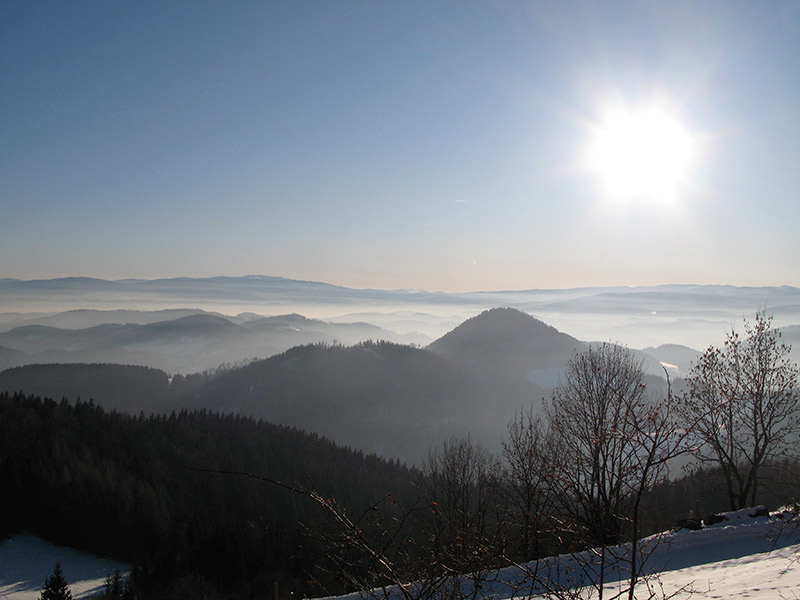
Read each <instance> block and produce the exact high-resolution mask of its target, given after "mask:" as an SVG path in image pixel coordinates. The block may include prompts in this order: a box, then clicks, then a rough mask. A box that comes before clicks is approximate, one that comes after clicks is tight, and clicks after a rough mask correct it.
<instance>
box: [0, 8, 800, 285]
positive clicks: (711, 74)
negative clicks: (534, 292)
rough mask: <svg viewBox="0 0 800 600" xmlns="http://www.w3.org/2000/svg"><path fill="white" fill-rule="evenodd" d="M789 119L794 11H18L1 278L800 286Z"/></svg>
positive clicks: (3, 42) (13, 29) (10, 43)
mask: <svg viewBox="0 0 800 600" xmlns="http://www.w3.org/2000/svg"><path fill="white" fill-rule="evenodd" d="M798 107H800V3H797V2H781V1H774V2H736V1H729V0H726V1H720V2H712V1H708V2H706V1H702V2H697V1H692V2H680V1H667V2H653V1H641V2H601V3H597V2H569V1H555V2H546V1H539V2H521V1H520V2H506V1H502V0H498V1H492V2H470V1H444V0H443V1H435V2H428V1H402V2H366V1H358V0H343V1H327V2H311V1H308V2H305V1H302V2H296V1H292V2H288V1H286V2H284V1H281V0H274V1H270V2H246V1H245V2H180V1H175V2H167V3H164V2H147V1H141V2H117V1H110V2H102V3H99V2H80V1H76V2H38V1H35V0H34V1H31V2H4V3H2V4H0V214H2V220H0V277H13V278H19V279H39V278H51V277H64V276H91V277H101V278H106V279H121V278H129V277H131V278H163V277H177V276H191V277H205V276H215V275H245V274H264V275H276V276H283V277H289V278H293V279H306V280H316V281H325V282H329V283H335V284H340V285H347V286H351V287H360V288H366V287H370V288H384V289H395V288H408V289H427V290H444V291H475V290H501V289H533V288H564V287H581V286H594V285H654V284H661V283H722V284H732V285H741V286H761V285H794V286H800V269H798V268H797V266H798V261H797V257H800V237H799V236H798V235H797V231H798V224H800V202H798V196H797V194H798V190H800V168H798V167H797V165H798V164H800V112H799V111H798ZM648 111H649V113H655V114H657V115H659V116H660V117H663V118H666V119H669V122H670V123H673V124H675V125H676V127H679V129H680V131H681V132H682V133H681V135H682V136H683V138H682V139H684V140H685V141H686V152H685V153H684V154H683V155H681V157H679V158H680V160H678V162H679V163H680V168H679V169H678V168H677V167H676V168H675V169H674V170H673V173H671V174H669V173H668V174H667V175H665V176H664V177H665V179H663V180H662V179H660V177H661V175H660V173H658V172H656V171H654V172H653V174H652V177H651V176H650V174H651V171H649V170H648V169H649V168H651V167H650V166H642V165H640V164H639V163H638V156H639V155H640V154H641V155H642V156H645V155H647V156H649V155H650V154H649V153H650V152H651V150H650V149H648V150H647V151H645V150H639V148H640V146H637V147H636V149H634V151H633V152H632V153H631V152H630V151H628V154H624V155H623V156H624V159H623V161H622V166H621V167H620V166H618V167H617V171H618V172H617V175H616V177H617V180H616V187H615V186H612V185H611V184H610V183H609V181H610V179H609V175H608V173H607V172H605V171H604V170H602V169H601V167H599V166H598V165H597V163H596V161H593V159H592V158H591V157H592V156H594V155H593V154H592V152H594V151H596V150H595V149H596V148H597V147H598V141H597V140H598V139H600V137H601V136H602V134H603V132H604V131H607V130H608V129H609V127H610V126H609V125H608V124H609V123H610V122H612V117H613V115H624V116H627V117H630V119H629V121H630V122H633V123H642V121H641V120H639V121H636V116H637V115H639V116H640V115H642V114H648ZM631 119H633V120H631ZM633 128H634V129H636V130H638V133H641V132H642V131H643V132H645V133H644V134H643V135H644V137H645V138H647V139H652V140H653V141H654V145H655V146H656V147H657V148H660V150H658V152H661V151H663V150H664V148H667V149H669V147H670V144H669V143H668V142H667V141H664V139H662V138H661V137H659V136H658V135H656V134H650V133H649V131H650V130H649V129H648V128H647V127H644V126H638V125H634V127H633ZM640 137H641V136H640ZM614 140H615V141H616V138H614ZM658 156H659V158H658V159H657V160H656V167H655V169H656V170H658V169H660V165H661V164H666V163H670V161H672V160H673V159H672V158H671V157H670V156H669V155H667V154H665V155H663V156H662V155H660V154H659V155H658ZM676 160H677V159H676ZM673 162H674V161H673ZM670 164H671V163H670ZM642 173H645V174H647V177H646V178H645V179H647V180H648V181H651V180H656V181H658V182H660V183H658V185H657V186H653V187H651V188H650V189H648V188H647V186H646V185H645V186H644V187H641V186H640V187H638V188H634V189H633V191H630V190H629V191H627V192H624V193H623V192H620V191H619V190H620V186H622V188H625V186H628V187H630V185H631V183H630V182H631V181H632V179H631V178H634V177H636V176H637V174H638V175H641V174H642ZM620 178H621V179H620ZM655 187H657V188H658V189H655ZM626 189H627V188H626Z"/></svg>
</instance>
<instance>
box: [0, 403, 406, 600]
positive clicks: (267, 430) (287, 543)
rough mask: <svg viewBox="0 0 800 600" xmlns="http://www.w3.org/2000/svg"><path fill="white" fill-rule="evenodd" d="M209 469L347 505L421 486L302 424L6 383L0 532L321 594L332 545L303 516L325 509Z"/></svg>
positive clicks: (166, 573) (211, 577) (252, 584)
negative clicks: (51, 396) (133, 410)
mask: <svg viewBox="0 0 800 600" xmlns="http://www.w3.org/2000/svg"><path fill="white" fill-rule="evenodd" d="M198 469H199V470H200V471H198ZM207 470H231V471H245V472H249V473H253V474H257V475H261V476H265V477H269V478H272V479H275V480H279V481H282V482H285V483H291V482H297V483H299V484H300V485H304V486H307V487H312V488H314V489H316V490H318V491H319V492H320V493H322V494H323V495H325V496H326V497H327V496H332V497H335V498H336V499H337V500H338V502H339V503H341V504H342V505H343V506H344V507H346V508H347V509H348V510H349V511H351V512H352V513H353V514H358V512H360V511H361V510H363V509H364V508H365V507H367V506H370V505H371V504H372V503H374V502H375V501H376V500H379V499H381V498H384V497H385V496H386V494H387V493H390V494H391V495H392V497H394V498H398V499H402V498H409V497H411V496H413V495H415V491H414V490H413V489H412V488H411V486H410V481H411V480H412V479H413V478H414V476H413V473H412V472H410V471H409V470H408V469H406V468H404V467H402V466H400V465H399V464H398V463H396V462H387V461H384V460H382V459H379V458H377V457H375V456H365V455H363V454H362V453H359V452H354V451H351V450H349V449H343V448H340V447H337V446H335V445H334V444H333V443H331V442H330V441H328V440H326V439H323V438H320V437H318V436H316V435H308V434H305V433H303V432H301V431H299V430H295V429H290V428H286V427H280V426H276V425H271V424H267V423H264V422H260V421H255V420H253V419H249V418H243V417H238V416H232V415H228V416H220V415H215V414H211V413H208V412H180V413H178V414H175V413H173V414H172V415H171V416H169V417H167V416H158V417H148V418H144V417H133V416H129V415H123V414H118V413H113V412H107V411H105V410H103V409H102V408H101V407H99V406H97V405H94V404H92V403H86V402H77V403H75V404H71V403H69V402H67V401H61V402H55V401H53V400H47V399H45V400H42V399H40V398H39V397H36V396H25V395H22V394H15V395H9V394H6V393H3V394H0V490H2V494H0V537H2V536H3V535H8V534H11V533H15V532H19V531H30V532H32V533H34V534H36V535H39V536H41V537H43V538H45V539H47V540H50V541H53V542H56V543H59V544H66V545H70V546H73V547H76V548H79V549H82V550H85V551H90V552H94V553H98V554H101V555H106V556H113V557H117V558H120V559H125V560H128V561H132V562H134V563H135V564H136V565H137V569H138V570H139V573H140V575H142V577H141V578H140V580H139V581H140V582H142V581H144V582H147V581H150V582H154V583H156V584H157V583H158V582H159V581H174V580H175V579H176V578H179V577H180V576H181V574H200V575H202V577H203V578H204V579H205V580H208V581H216V582H220V583H221V584H224V585H225V586H226V587H227V588H229V589H242V588H244V589H245V590H247V589H250V590H251V592H249V593H248V594H250V593H257V594H260V595H264V593H265V592H267V591H271V588H272V582H274V581H281V582H282V584H281V585H282V587H283V586H284V585H285V586H288V590H287V591H290V590H294V591H296V592H297V593H303V594H304V595H308V594H309V593H315V594H316V595H319V594H320V592H321V590H319V589H316V590H313V589H312V588H310V587H309V586H308V584H307V581H308V580H310V579H312V578H313V575H314V573H315V572H317V573H318V574H319V572H318V568H319V567H321V566H324V564H325V554H324V551H323V550H322V549H321V548H320V547H319V545H318V542H317V541H315V539H309V538H306V537H304V535H303V532H304V531H305V529H304V528H303V527H302V526H301V525H300V523H303V524H305V525H308V526H310V527H312V528H314V529H315V530H317V531H322V530H324V525H320V523H324V522H325V521H324V520H323V519H324V514H323V513H324V511H321V510H320V507H319V506H317V505H315V503H313V502H311V501H309V500H308V499H307V498H305V497H303V496H300V495H298V494H294V493H292V492H289V491H287V490H285V489H283V488H280V487H278V486H275V485H271V484H268V483H263V482H260V481H256V480H254V479H251V478H247V477H242V476H233V475H220V474H216V473H210V472H207ZM320 527H322V529H320ZM259 582H261V583H259ZM267 583H268V584H269V585H268V588H267V589H266V590H265V589H262V590H260V591H259V590H258V587H259V585H261V584H263V585H266V584H267ZM283 589H286V588H283Z"/></svg>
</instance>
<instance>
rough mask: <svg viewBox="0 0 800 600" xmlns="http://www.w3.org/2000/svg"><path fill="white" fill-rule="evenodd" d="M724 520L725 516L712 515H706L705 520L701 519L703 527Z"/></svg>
mask: <svg viewBox="0 0 800 600" xmlns="http://www.w3.org/2000/svg"><path fill="white" fill-rule="evenodd" d="M724 520H725V515H720V514H714V515H708V516H707V517H706V518H705V519H703V525H704V526H705V527H709V526H711V525H716V524H717V523H722V522H723V521H724Z"/></svg>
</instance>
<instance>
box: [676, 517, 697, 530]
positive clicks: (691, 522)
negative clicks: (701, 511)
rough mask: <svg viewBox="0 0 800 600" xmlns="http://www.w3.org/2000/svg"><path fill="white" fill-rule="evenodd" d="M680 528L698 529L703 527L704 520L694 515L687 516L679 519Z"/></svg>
mask: <svg viewBox="0 0 800 600" xmlns="http://www.w3.org/2000/svg"><path fill="white" fill-rule="evenodd" d="M677 528H678V529H690V530H692V531H698V530H700V529H702V528H703V522H702V521H701V520H700V519H695V518H692V517H687V518H685V519H680V520H679V521H678V527H677Z"/></svg>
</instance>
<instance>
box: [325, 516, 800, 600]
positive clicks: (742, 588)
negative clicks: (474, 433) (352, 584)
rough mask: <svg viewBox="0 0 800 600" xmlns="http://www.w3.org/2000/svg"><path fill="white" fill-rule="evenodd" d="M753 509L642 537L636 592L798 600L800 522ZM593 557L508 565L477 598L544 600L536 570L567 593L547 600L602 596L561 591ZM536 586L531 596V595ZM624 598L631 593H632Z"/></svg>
mask: <svg viewBox="0 0 800 600" xmlns="http://www.w3.org/2000/svg"><path fill="white" fill-rule="evenodd" d="M751 513H752V509H743V510H742V511H737V512H733V513H726V514H725V515H724V516H725V520H724V521H722V522H720V523H718V524H715V525H711V526H709V527H706V528H704V529H702V530H699V531H689V530H687V529H683V530H680V531H674V532H666V533H663V534H660V535H656V536H652V537H650V538H648V539H646V540H642V545H643V546H644V547H645V548H646V552H645V553H646V554H648V558H647V564H646V569H645V571H646V572H647V573H649V574H650V575H648V576H647V577H645V578H644V579H643V580H642V581H641V582H640V583H639V585H638V586H637V588H636V597H637V598H671V599H673V600H687V599H688V598H690V597H691V598H725V599H736V598H747V599H748V600H798V599H800V524H799V523H798V521H797V519H790V518H788V516H787V515H781V516H780V517H778V516H776V515H773V516H771V517H756V518H752V517H750V516H749V515H750V514H751ZM626 550H627V548H626V547H622V548H618V549H609V552H610V553H617V554H618V555H620V556H627V552H626ZM595 559H596V556H595ZM610 560H611V559H609V562H610ZM591 562H592V558H591V557H590V556H589V553H581V554H579V555H565V556H560V557H554V558H550V559H545V560H543V561H541V562H540V563H538V564H536V563H531V564H530V565H524V566H522V567H509V568H506V569H503V570H502V571H500V572H499V573H497V574H495V575H492V576H489V577H488V578H487V579H486V580H483V581H482V582H481V592H480V593H479V597H485V598H492V599H493V600H505V599H510V598H526V599H527V600H545V599H546V598H548V596H547V595H545V594H541V595H537V592H536V591H534V590H535V589H536V587H537V586H536V585H535V584H534V585H533V586H532V585H531V582H530V574H531V573H533V572H534V571H535V572H536V574H537V577H538V581H540V582H544V586H542V585H541V584H540V585H539V586H538V588H539V590H541V589H542V587H545V588H546V587H549V588H550V589H551V590H557V589H559V588H561V589H562V592H561V594H562V595H560V596H555V595H551V596H549V598H555V597H559V598H564V597H570V598H575V599H578V598H580V599H585V600H589V599H594V598H597V597H598V595H597V590H596V589H594V588H593V587H583V588H581V587H577V588H573V589H571V591H570V592H569V594H564V593H563V590H564V588H571V587H572V586H571V585H570V582H573V583H575V582H577V581H583V583H584V584H588V583H590V582H589V581H588V580H587V577H588V574H589V573H590V572H591V571H592V567H591ZM620 565H621V570H620V571H617V572H615V571H614V569H609V570H608V571H607V573H606V585H605V586H604V597H605V598H615V597H621V596H619V594H620V593H621V592H622V591H623V590H627V582H626V581H625V577H626V573H625V572H624V568H625V559H624V558H623V559H621V560H620ZM648 585H649V586H651V587H650V588H649V590H648V587H647V586H648ZM471 586H472V583H471V582H470V581H469V579H465V580H463V582H462V584H461V593H462V594H464V595H465V597H469V596H471V591H472V589H471ZM532 591H534V593H533V595H529V594H531V592H532ZM651 591H652V592H654V595H652V596H651ZM393 597H395V595H393ZM396 597H397V598H400V595H396ZM624 597H625V598H627V597H628V596H627V592H626V593H625V594H624ZM359 598H361V596H359V595H358V594H351V595H349V596H345V597H341V598H339V599H338V600H345V599H346V600H358V599H359Z"/></svg>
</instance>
